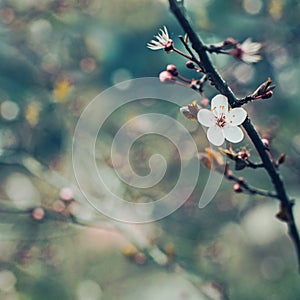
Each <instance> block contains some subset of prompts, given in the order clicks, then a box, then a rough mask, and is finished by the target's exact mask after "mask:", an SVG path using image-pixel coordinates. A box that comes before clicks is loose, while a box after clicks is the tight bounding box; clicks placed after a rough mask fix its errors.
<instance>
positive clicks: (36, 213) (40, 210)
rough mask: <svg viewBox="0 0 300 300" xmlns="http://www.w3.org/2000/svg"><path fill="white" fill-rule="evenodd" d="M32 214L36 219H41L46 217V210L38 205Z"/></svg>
mask: <svg viewBox="0 0 300 300" xmlns="http://www.w3.org/2000/svg"><path fill="white" fill-rule="evenodd" d="M31 215H32V217H33V218H34V219H35V220H37V221H40V220H42V219H43V218H44V216H45V211H44V209H43V208H41V207H37V208H35V209H34V210H33V211H32V213H31Z"/></svg>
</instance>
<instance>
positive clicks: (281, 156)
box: [277, 153, 286, 165]
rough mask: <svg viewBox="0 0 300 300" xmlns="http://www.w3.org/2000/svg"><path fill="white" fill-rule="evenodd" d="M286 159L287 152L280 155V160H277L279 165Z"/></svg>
mask: <svg viewBox="0 0 300 300" xmlns="http://www.w3.org/2000/svg"><path fill="white" fill-rule="evenodd" d="M285 159H286V154H285V153H281V154H280V155H279V158H278V160H277V163H278V165H281V164H283V163H284V162H285Z"/></svg>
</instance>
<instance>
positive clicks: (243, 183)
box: [225, 172, 278, 199]
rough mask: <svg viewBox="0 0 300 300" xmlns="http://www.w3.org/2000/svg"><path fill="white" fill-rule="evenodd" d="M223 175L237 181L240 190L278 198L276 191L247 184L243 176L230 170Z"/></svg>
mask: <svg viewBox="0 0 300 300" xmlns="http://www.w3.org/2000/svg"><path fill="white" fill-rule="evenodd" d="M225 177H226V178H227V179H228V180H230V181H233V182H235V183H238V184H239V185H240V187H241V189H242V190H241V192H244V191H247V192H248V193H249V194H251V195H260V196H265V197H270V198H276V199H278V195H277V194H276V193H273V192H271V191H267V190H263V189H259V188H256V187H254V186H252V185H250V184H248V183H247V181H246V180H245V179H244V178H240V177H237V176H235V175H234V174H233V173H231V172H230V174H225Z"/></svg>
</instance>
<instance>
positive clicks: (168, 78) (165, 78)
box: [159, 71, 175, 83]
mask: <svg viewBox="0 0 300 300" xmlns="http://www.w3.org/2000/svg"><path fill="white" fill-rule="evenodd" d="M159 80H160V81H161V82H163V83H173V82H174V81H175V78H174V76H173V75H172V74H171V73H170V72H169V71H162V72H161V73H160V74H159Z"/></svg>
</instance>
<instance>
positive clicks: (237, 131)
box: [223, 126, 244, 143]
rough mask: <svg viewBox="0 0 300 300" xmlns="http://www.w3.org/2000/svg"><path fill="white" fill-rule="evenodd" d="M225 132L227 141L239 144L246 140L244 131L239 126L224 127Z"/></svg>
mask: <svg viewBox="0 0 300 300" xmlns="http://www.w3.org/2000/svg"><path fill="white" fill-rule="evenodd" d="M223 132H224V136H225V138H226V140H227V141H229V142H232V143H239V142H241V141H242V140H243V138H244V133H243V131H242V129H241V128H239V127H237V126H228V127H224V128H223Z"/></svg>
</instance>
